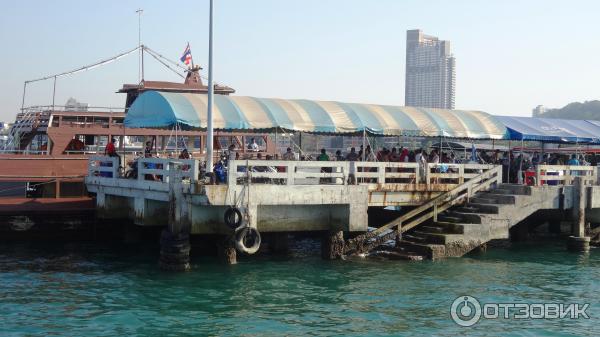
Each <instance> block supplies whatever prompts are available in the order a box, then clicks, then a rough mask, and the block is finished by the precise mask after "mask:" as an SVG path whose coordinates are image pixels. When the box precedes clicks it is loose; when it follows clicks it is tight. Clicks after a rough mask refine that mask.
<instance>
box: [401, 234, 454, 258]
mask: <svg viewBox="0 0 600 337" xmlns="http://www.w3.org/2000/svg"><path fill="white" fill-rule="evenodd" d="M399 248H402V249H404V250H406V251H410V252H415V253H417V254H419V255H423V256H426V257H427V258H428V259H439V258H442V257H444V256H445V252H446V247H445V246H444V245H435V244H422V243H417V242H412V241H408V240H405V239H404V237H403V239H402V241H400V243H399Z"/></svg>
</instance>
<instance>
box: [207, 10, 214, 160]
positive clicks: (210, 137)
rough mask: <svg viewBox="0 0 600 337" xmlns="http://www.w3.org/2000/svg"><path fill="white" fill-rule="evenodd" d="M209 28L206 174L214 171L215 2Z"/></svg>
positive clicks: (211, 11) (210, 11)
mask: <svg viewBox="0 0 600 337" xmlns="http://www.w3.org/2000/svg"><path fill="white" fill-rule="evenodd" d="M209 16H210V18H209V28H208V104H207V105H208V112H207V115H208V122H207V123H206V172H212V170H213V95H214V86H213V0H210V10H209Z"/></svg>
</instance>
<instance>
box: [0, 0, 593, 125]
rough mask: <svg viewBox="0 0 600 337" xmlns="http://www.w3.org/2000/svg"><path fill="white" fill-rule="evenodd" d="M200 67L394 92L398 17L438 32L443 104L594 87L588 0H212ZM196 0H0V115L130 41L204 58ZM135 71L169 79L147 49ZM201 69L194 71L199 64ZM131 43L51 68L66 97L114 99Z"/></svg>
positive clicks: (390, 97)
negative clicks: (445, 45) (448, 47)
mask: <svg viewBox="0 0 600 337" xmlns="http://www.w3.org/2000/svg"><path fill="white" fill-rule="evenodd" d="M214 1H215V25H214V27H215V28H214V29H215V32H214V37H215V40H214V77H215V80H216V81H217V82H219V83H223V84H226V85H228V86H231V87H233V88H235V89H236V91H237V93H236V94H238V95H245V96H257V97H277V98H306V99H319V100H336V101H344V102H357V103H375V104H392V105H403V104H404V72H405V71H404V70H405V46H406V30H408V29H417V28H418V29H422V30H423V31H424V32H425V33H426V34H429V35H434V36H438V37H439V38H440V39H444V40H449V41H451V42H452V52H453V53H454V56H455V57H456V64H457V70H456V108H457V109H473V110H482V111H486V112H489V113H491V114H495V115H520V116H529V115H530V114H531V109H532V108H534V107H535V106H536V105H538V104H543V105H545V106H547V107H562V106H564V105H566V104H568V103H570V102H573V101H585V100H593V99H600V92H599V91H598V84H597V83H598V79H600V57H599V56H600V43H598V41H599V37H600V25H599V24H598V23H597V15H598V13H600V1H595V0H587V1H586V0H571V1H564V0H561V1H556V0H527V1H523V0H519V1H516V0H486V1H482V0H452V1H449V0H371V1H366V0H362V1H360V0H285V1H283V0H252V1H249V0H214ZM208 3H209V2H208V0H195V1H183V2H181V1H157V0H156V1H155V0H145V1H142V0H103V1H80V0H78V1H75V0H71V1H67V0H55V1H41V0H38V1H30V0H20V1H12V0H0V48H1V49H0V50H1V52H0V64H1V65H2V71H1V72H0V121H12V120H14V115H15V113H16V112H18V110H19V108H20V106H21V98H22V93H23V83H24V81H26V80H31V79H36V78H39V77H43V76H46V75H52V74H55V73H60V72H63V71H67V70H71V69H75V68H78V67H81V66H84V65H87V64H91V63H94V62H96V61H99V60H102V59H105V58H108V57H111V56H114V55H116V54H119V53H121V52H123V51H126V50H129V49H131V48H134V47H135V46H136V45H137V44H138V16H137V14H136V12H135V11H136V10H137V9H138V8H142V9H143V10H144V12H143V15H142V40H143V43H144V44H145V45H147V46H149V47H150V48H152V49H154V50H156V51H157V52H159V53H161V54H163V55H165V56H167V57H168V58H170V59H172V60H178V58H179V57H180V56H181V54H182V52H183V49H184V48H185V45H186V43H187V42H189V43H190V45H191V49H192V55H193V58H194V61H195V63H196V64H201V65H206V63H207V59H208ZM145 65H146V66H145V78H146V79H147V80H168V81H177V82H179V81H181V78H179V77H178V76H177V75H176V74H174V73H172V72H171V71H170V70H168V69H166V68H164V67H163V66H162V65H160V64H159V63H157V62H156V61H154V60H153V59H151V58H149V57H147V58H146V59H145ZM204 75H206V73H204ZM137 81H138V58H137V56H136V55H131V56H128V57H126V58H123V59H121V60H119V61H118V62H115V63H111V64H109V65H107V66H104V67H101V68H96V69H93V70H90V71H87V72H84V73H80V74H77V75H74V76H70V77H63V78H59V79H58V81H57V86H56V104H64V103H65V102H66V100H67V99H68V98H69V97H74V98H76V99H77V100H79V101H81V102H86V103H89V104H90V105H93V106H114V107H122V106H123V105H124V101H125V98H124V96H123V95H122V94H116V93H115V92H116V91H117V90H118V89H119V88H120V87H121V85H122V84H123V83H137ZM52 88H53V83H52V81H44V82H37V83H33V84H31V85H28V88H27V95H26V97H25V105H26V106H27V105H36V104H40V105H43V104H51V103H52Z"/></svg>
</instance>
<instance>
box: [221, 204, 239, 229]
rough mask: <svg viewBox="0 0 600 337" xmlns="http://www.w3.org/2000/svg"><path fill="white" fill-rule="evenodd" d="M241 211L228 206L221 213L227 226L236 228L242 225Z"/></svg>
mask: <svg viewBox="0 0 600 337" xmlns="http://www.w3.org/2000/svg"><path fill="white" fill-rule="evenodd" d="M242 220H243V218H242V212H241V211H240V210H239V209H238V208H236V207H229V208H227V210H226V211H225V214H224V215H223V221H224V222H225V224H226V225H227V227H229V228H231V229H233V230H236V229H238V228H240V226H241V225H242Z"/></svg>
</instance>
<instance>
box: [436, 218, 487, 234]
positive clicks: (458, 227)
mask: <svg viewBox="0 0 600 337" xmlns="http://www.w3.org/2000/svg"><path fill="white" fill-rule="evenodd" d="M435 224H436V226H439V227H444V228H445V232H444V233H446V234H464V235H478V234H480V233H481V225H480V224H466V223H452V222H439V221H438V222H436V223H435Z"/></svg>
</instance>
